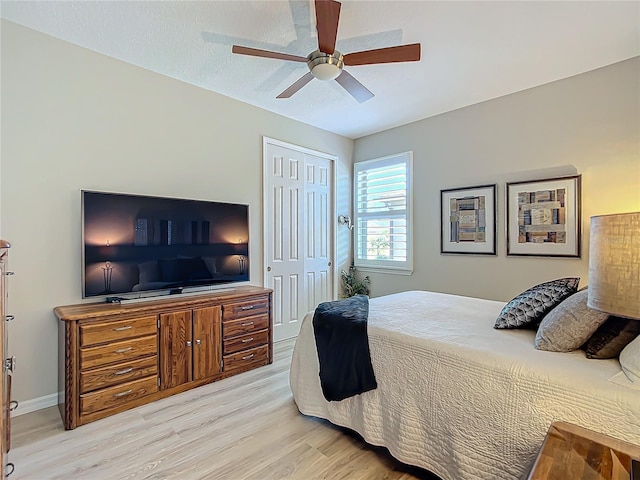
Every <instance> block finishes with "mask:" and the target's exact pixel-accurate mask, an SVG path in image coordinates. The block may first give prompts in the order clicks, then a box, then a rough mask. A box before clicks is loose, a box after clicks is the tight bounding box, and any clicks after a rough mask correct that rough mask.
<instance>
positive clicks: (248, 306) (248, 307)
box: [240, 305, 256, 310]
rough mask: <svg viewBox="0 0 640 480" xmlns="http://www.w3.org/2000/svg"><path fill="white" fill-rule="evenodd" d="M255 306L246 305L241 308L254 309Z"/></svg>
mask: <svg viewBox="0 0 640 480" xmlns="http://www.w3.org/2000/svg"><path fill="white" fill-rule="evenodd" d="M254 308H256V306H255V305H244V306H242V307H240V310H253V309H254Z"/></svg>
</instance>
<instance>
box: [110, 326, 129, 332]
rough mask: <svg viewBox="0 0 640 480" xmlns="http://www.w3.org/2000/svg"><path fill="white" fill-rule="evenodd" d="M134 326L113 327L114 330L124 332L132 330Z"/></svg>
mask: <svg viewBox="0 0 640 480" xmlns="http://www.w3.org/2000/svg"><path fill="white" fill-rule="evenodd" d="M132 328H133V327H132V326H131V325H125V326H124V327H116V328H114V329H113V331H114V332H122V331H124V330H130V329H132Z"/></svg>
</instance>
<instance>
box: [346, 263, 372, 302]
mask: <svg viewBox="0 0 640 480" xmlns="http://www.w3.org/2000/svg"><path fill="white" fill-rule="evenodd" d="M370 283H371V279H370V278H369V276H368V275H367V276H366V277H364V278H363V279H361V280H360V279H358V277H357V276H356V267H355V266H354V265H353V264H351V266H350V267H349V271H348V272H347V271H345V270H342V291H343V293H342V298H348V297H353V296H354V295H369V284H370Z"/></svg>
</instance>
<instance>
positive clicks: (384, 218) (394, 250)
mask: <svg viewBox="0 0 640 480" xmlns="http://www.w3.org/2000/svg"><path fill="white" fill-rule="evenodd" d="M412 166H413V153H412V152H405V153H401V154H398V155H392V156H390V157H384V158H377V159H375V160H368V161H365V162H359V163H356V164H355V165H354V175H353V176H354V204H355V205H354V210H355V212H354V213H355V214H354V223H355V261H354V263H355V265H356V266H357V267H364V268H372V269H382V270H385V271H387V270H396V271H397V272H398V273H405V274H406V273H411V271H412V269H413V254H412V246H411V244H412V242H411V231H412V225H411V204H412V200H411V198H412V197H411V176H412V175H411V174H412Z"/></svg>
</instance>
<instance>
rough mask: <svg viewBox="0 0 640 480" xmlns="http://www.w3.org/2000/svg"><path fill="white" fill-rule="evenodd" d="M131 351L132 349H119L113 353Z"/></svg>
mask: <svg viewBox="0 0 640 480" xmlns="http://www.w3.org/2000/svg"><path fill="white" fill-rule="evenodd" d="M131 350H133V347H127V348H121V349H120V350H116V351H115V353H124V352H129V351H131Z"/></svg>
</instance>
